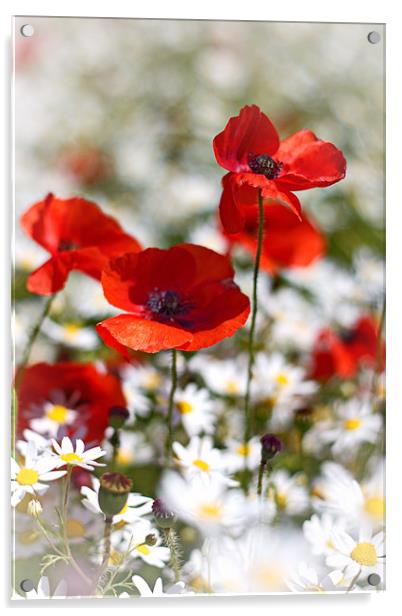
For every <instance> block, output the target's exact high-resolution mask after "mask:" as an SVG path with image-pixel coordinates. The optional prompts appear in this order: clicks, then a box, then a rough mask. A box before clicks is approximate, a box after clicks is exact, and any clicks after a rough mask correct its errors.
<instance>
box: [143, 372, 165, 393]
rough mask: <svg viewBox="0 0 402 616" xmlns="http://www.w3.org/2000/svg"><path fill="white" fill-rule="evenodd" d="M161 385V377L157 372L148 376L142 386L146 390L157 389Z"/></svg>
mask: <svg viewBox="0 0 402 616" xmlns="http://www.w3.org/2000/svg"><path fill="white" fill-rule="evenodd" d="M160 384H161V377H160V376H159V374H158V373H157V372H155V373H153V374H149V375H148V376H147V378H146V379H145V382H144V385H145V387H146V389H157V388H158V387H159V385H160Z"/></svg>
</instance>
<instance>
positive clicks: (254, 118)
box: [214, 105, 346, 233]
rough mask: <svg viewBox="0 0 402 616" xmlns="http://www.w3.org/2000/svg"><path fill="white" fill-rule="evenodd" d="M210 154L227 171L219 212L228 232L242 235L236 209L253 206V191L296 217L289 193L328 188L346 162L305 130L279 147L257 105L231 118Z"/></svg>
mask: <svg viewBox="0 0 402 616" xmlns="http://www.w3.org/2000/svg"><path fill="white" fill-rule="evenodd" d="M214 151H215V156H216V160H217V162H218V163H219V164H220V165H221V166H222V167H224V169H227V170H228V171H229V172H230V173H228V174H227V176H225V178H224V193H223V195H222V199H221V202H220V208H219V209H220V215H221V219H222V224H223V225H224V227H225V229H226V231H227V232H228V233H238V232H239V231H241V229H242V227H243V224H244V221H243V218H242V214H241V212H240V211H239V209H238V204H239V203H243V204H244V203H246V202H247V203H257V198H258V190H257V189H261V191H262V196H263V198H264V200H267V201H278V202H280V203H282V204H284V205H287V206H289V207H290V208H291V210H293V212H295V213H296V214H297V216H300V211H301V207H300V203H299V200H298V198H297V197H296V195H294V194H293V191H297V190H307V189H308V188H315V187H324V186H330V185H331V184H335V182H339V180H342V179H343V178H344V177H345V173H346V161H345V158H344V156H343V154H342V152H341V151H340V150H338V149H337V148H336V147H335V146H334V145H333V144H332V143H329V142H327V141H321V140H320V139H318V138H317V137H316V136H315V134H314V133H313V132H312V131H310V130H300V131H298V132H297V133H295V134H294V135H292V136H291V137H289V138H288V139H285V141H282V142H280V140H279V136H278V133H277V132H276V129H275V127H274V126H273V124H272V123H271V122H270V120H269V119H268V118H267V116H266V115H265V114H264V113H262V112H261V110H260V109H259V107H257V106H256V105H246V106H245V107H243V108H242V109H241V110H240V113H239V115H238V116H236V117H234V118H230V120H229V122H228V123H227V125H226V128H225V129H224V130H223V131H222V132H221V133H219V135H217V136H216V137H215V139H214ZM225 192H226V194H225ZM244 192H246V193H247V194H246V195H244V194H243V193H244Z"/></svg>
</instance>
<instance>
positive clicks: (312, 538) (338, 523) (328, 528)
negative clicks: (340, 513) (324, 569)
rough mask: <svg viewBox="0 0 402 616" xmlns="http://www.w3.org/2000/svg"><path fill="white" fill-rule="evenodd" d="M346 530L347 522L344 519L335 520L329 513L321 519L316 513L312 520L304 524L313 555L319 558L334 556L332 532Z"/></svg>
mask: <svg viewBox="0 0 402 616" xmlns="http://www.w3.org/2000/svg"><path fill="white" fill-rule="evenodd" d="M344 529H345V522H344V520H343V519H339V518H334V517H333V516H331V515H329V514H327V513H324V514H323V515H322V516H321V517H320V516H318V515H317V514H316V513H315V514H314V515H312V516H311V518H310V520H306V521H305V522H304V523H303V533H304V536H305V538H306V539H307V541H308V542H309V543H310V545H311V550H312V552H313V554H315V555H317V556H320V555H321V554H324V555H325V556H327V555H328V554H332V553H333V550H334V545H333V543H332V540H331V535H332V532H333V531H334V530H344Z"/></svg>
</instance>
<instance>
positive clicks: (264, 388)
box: [252, 353, 317, 406]
mask: <svg viewBox="0 0 402 616" xmlns="http://www.w3.org/2000/svg"><path fill="white" fill-rule="evenodd" d="M305 377H306V373H305V371H304V370H303V368H300V367H299V366H293V365H291V364H288V363H287V361H286V359H285V357H284V356H283V355H281V354H280V353H274V354H272V355H265V354H263V353H259V354H258V355H257V357H256V362H255V369H254V380H253V385H252V389H253V395H254V396H255V398H256V399H258V400H261V399H265V398H269V399H270V400H271V401H272V403H273V405H274V406H277V405H278V406H281V405H284V406H286V405H288V403H289V401H290V400H291V399H292V398H293V399H294V398H298V399H301V400H303V398H305V397H306V396H310V395H312V394H313V393H315V391H316V390H317V384H316V383H314V382H313V381H306V380H305Z"/></svg>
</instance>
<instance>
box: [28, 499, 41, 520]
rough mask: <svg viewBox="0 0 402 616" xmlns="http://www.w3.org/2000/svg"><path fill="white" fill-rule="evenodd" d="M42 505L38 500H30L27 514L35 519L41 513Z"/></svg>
mask: <svg viewBox="0 0 402 616" xmlns="http://www.w3.org/2000/svg"><path fill="white" fill-rule="evenodd" d="M42 511H43V509H42V505H41V503H40V501H39V500H37V499H36V498H32V499H31V500H30V501H29V503H28V513H29V515H31V516H32V517H33V518H37V517H38V516H40V514H41V513H42Z"/></svg>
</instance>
